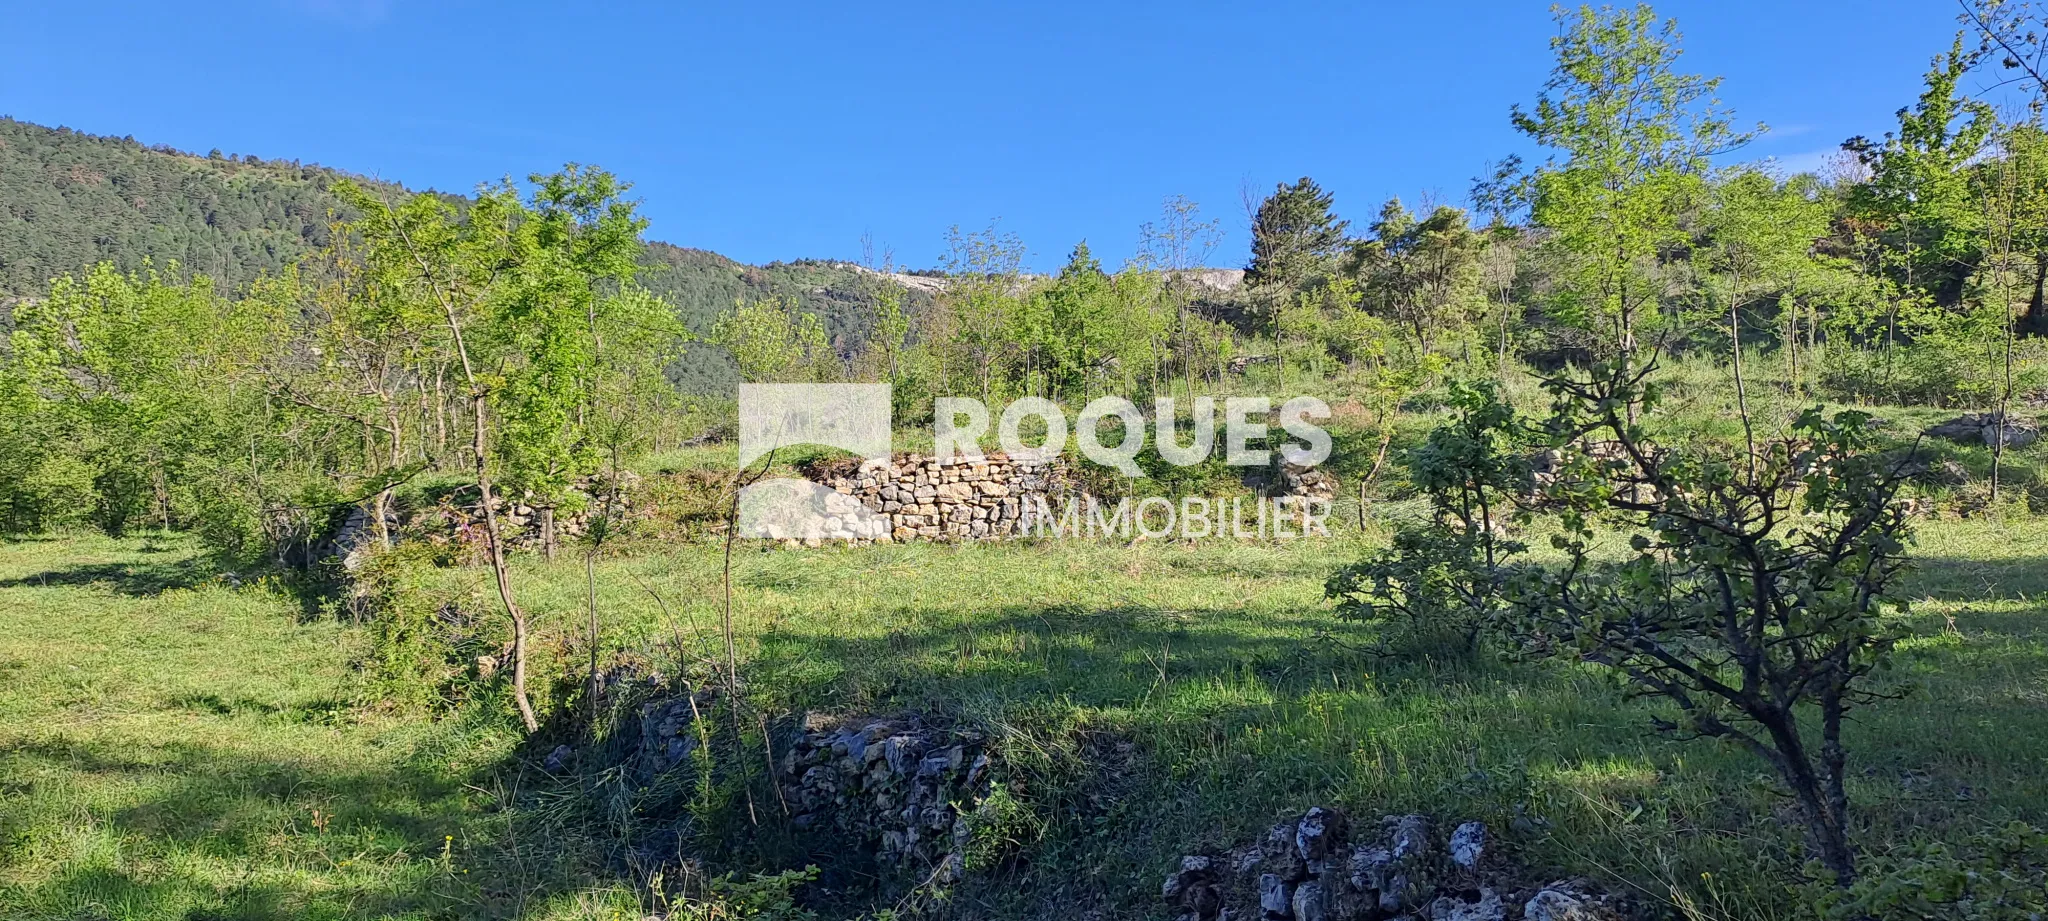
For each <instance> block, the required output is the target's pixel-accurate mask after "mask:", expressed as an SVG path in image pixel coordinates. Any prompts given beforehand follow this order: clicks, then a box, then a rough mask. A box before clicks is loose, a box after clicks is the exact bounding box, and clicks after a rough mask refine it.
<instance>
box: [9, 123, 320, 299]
mask: <svg viewBox="0 0 2048 921" xmlns="http://www.w3.org/2000/svg"><path fill="white" fill-rule="evenodd" d="M343 178H346V177H345V175H344V174H342V173H339V172H336V171H334V170H330V169H327V168H325V167H320V166H314V165H310V164H307V165H301V164H299V163H297V162H296V161H282V160H269V161H254V159H253V158H247V159H232V160H230V159H208V158H204V157H196V156H193V155H191V154H187V153H181V152H179V151H175V150H171V149H169V148H163V147H144V146H143V145H141V144H138V143H136V142H135V140H134V139H133V138H111V137H98V136H94V135H90V134H84V133H82V132H77V131H73V130H71V129H69V128H54V129H53V128H45V127H42V126H40V125H32V124H29V123H27V122H21V121H16V120H14V119H12V118H0V201H5V202H7V204H8V207H7V208H5V209H0V254H5V255H0V298H4V297H6V296H8V295H13V296H25V297H36V296H40V295H42V294H43V293H44V292H45V291H46V290H47V289H48V288H49V286H50V283H51V281H53V280H54V279H56V278H59V277H62V276H64V275H67V274H77V273H81V272H84V271H87V270H89V269H91V268H92V267H93V266H95V265H98V264H100V263H102V262H108V263H112V264H113V266H114V270H115V271H117V272H122V273H146V272H147V271H148V270H149V268H150V267H151V266H157V267H163V266H169V265H173V264H176V265H180V266H184V267H185V268H186V269H188V270H190V271H193V272H200V273H204V274H206V275H207V276H208V277H211V278H213V279H214V280H215V282H217V283H218V284H219V286H220V288H221V290H222V291H233V290H235V289H236V288H237V287H239V286H240V285H243V284H246V283H248V282H251V281H254V280H255V279H256V278H258V277H260V276H262V275H265V274H272V275H274V274H277V273H278V272H281V271H283V270H284V269H285V268H286V267H288V266H290V265H291V264H292V263H293V262H294V261H295V260H297V259H298V258H299V257H300V256H303V255H305V254H306V253H308V252H311V251H313V250H315V249H318V248H320V247H324V246H327V245H328V244H329V243H331V242H332V241H333V238H332V237H331V236H330V233H329V228H328V224H329V222H330V221H331V220H333V219H334V217H335V216H337V212H339V216H340V217H343V218H347V217H349V216H350V214H349V213H348V211H347V209H346V208H345V207H344V206H343V205H342V204H341V203H340V202H339V201H337V200H336V199H335V198H334V197H333V196H332V195H331V194H329V192H328V189H329V187H330V186H332V185H333V184H334V183H335V182H338V181H340V180H342V179H343Z"/></svg>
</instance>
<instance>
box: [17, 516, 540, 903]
mask: <svg viewBox="0 0 2048 921" xmlns="http://www.w3.org/2000/svg"><path fill="white" fill-rule="evenodd" d="M0 612H4V613H0V917H4V918H8V919H24V921H26V919H45V918H47V919H58V918H62V919H192V921H200V919H259V918H263V919H268V918H309V919H315V918H320V919H324V918H333V919H344V918H373V917H374V918H386V917H389V918H427V917H448V916H459V915H475V916H483V917H506V916H511V915H512V914H514V913H516V911H517V910H518V908H519V906H520V904H521V902H522V900H523V899H524V898H525V897H526V895H527V894H529V893H536V892H545V891H546V890H547V888H548V886H547V885H546V884H544V883H541V882H539V880H540V879H541V877H543V876H544V875H546V874H548V873H551V872H554V870H555V869H556V868H553V867H549V868H545V869H543V868H540V867H538V866H535V865H532V864H531V863H528V864H522V863H521V862H519V861H518V860H516V859H515V860H510V861H509V862H508V860H507V858H506V856H505V853H504V852H505V845H506V842H505V840H504V839H505V832H506V829H507V824H506V821H505V817H504V816H503V815H495V814H494V813H493V808H492V807H493V804H494V803H497V802H500V801H501V798H502V797H503V795H504V791H503V789H502V787H501V783H502V782H504V775H502V774H501V773H500V771H499V768H500V765H501V764H502V762H503V761H504V759H505V758H506V756H507V754H508V752H509V751H510V742H511V741H512V737H511V736H510V735H508V734H502V733H499V732H497V731H496V730H495V729H494V728H493V727H490V726H487V725H486V726H478V725H472V724H465V723H462V722H459V721H451V722H448V723H444V724H440V725H432V724H427V723H423V722H420V721H418V720H408V719H403V718H399V717H397V716H394V715H390V714H386V713H384V712H381V710H380V708H378V707H376V706H374V702H373V701H370V700H367V699H365V697H364V695H363V694H362V686H361V684H360V682H358V681H357V680H356V676H355V671H354V668H353V666H354V664H355V663H356V661H357V660H358V657H359V656H360V655H361V653H362V652H363V651H364V646H365V641H366V637H365V635H364V633H363V631H361V630H360V629H358V628H355V627H351V626H346V625H343V624H338V623H336V622H334V621H333V620H332V619H309V618H308V617H307V616H306V615H307V613H308V612H307V611H305V610H304V609H303V608H302V607H301V606H300V605H299V604H298V603H297V602H296V601H294V600H293V598H292V597H291V596H289V595H285V594H280V593H277V592H274V591H272V590H270V589H268V588H266V587H263V586H256V585H247V586H237V585H235V584H234V580H233V579H232V578H231V577H228V576H226V575H225V574H220V573H216V572H213V571H211V570H209V569H208V568H207V567H206V566H205V565H204V564H203V563H201V562H200V560H199V558H198V557H197V556H196V555H195V553H194V550H193V548H192V546H191V545H190V543H189V542H187V541H184V540H182V539H170V540H164V541H161V542H159V541H155V540H151V539H147V538H138V539H128V540H118V541H117V540H110V539H107V538H100V537H76V538H63V539H48V540H32V541H23V542H16V543H0ZM482 861H488V866H489V868H490V869H489V871H488V872H490V873H492V874H493V875H494V880H493V882H491V883H489V884H485V883H481V882H479V881H477V880H476V878H475V876H474V875H473V873H472V871H473V870H474V869H475V868H476V867H477V866H478V865H479V863H480V862H482ZM521 889H524V890H525V891H524V892H521V891H517V890H521Z"/></svg>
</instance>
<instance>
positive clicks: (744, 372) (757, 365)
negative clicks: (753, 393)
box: [711, 300, 831, 383]
mask: <svg viewBox="0 0 2048 921" xmlns="http://www.w3.org/2000/svg"><path fill="white" fill-rule="evenodd" d="M711 341H712V342H713V343H715V344H717V345H721V346H724V347H725V349H726V351H729V352H731V353H732V356H733V360H734V361H735V362H738V363H739V368H740V379H741V380H744V381H747V382H749V383H769V382H794V381H815V380H820V379H821V375H823V374H824V373H825V372H826V370H827V368H826V364H827V362H828V360H829V359H830V357H831V348H830V346H829V345H828V344H827V343H826V341H825V327H824V325H823V324H821V323H819V322H818V318H817V317H816V316H813V315H811V314H809V313H805V312H803V311H801V310H798V309H797V308H796V306H795V305H794V304H790V303H787V302H783V301H774V300H768V301H757V302H754V303H750V304H749V303H743V304H739V305H737V306H735V307H734V308H733V309H732V310H731V311H729V312H727V313H726V314H725V315H724V316H721V317H719V318H718V322H717V323H716V324H715V325H713V326H712V328H711Z"/></svg>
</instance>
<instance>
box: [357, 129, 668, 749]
mask: <svg viewBox="0 0 2048 921" xmlns="http://www.w3.org/2000/svg"><path fill="white" fill-rule="evenodd" d="M532 182H533V185H534V191H533V192H532V194H531V196H530V197H529V198H528V199H526V200H522V199H521V198H520V196H519V195H518V193H517V192H516V191H515V190H514V189H512V188H510V187H509V186H499V187H496V188H491V189H486V190H484V192H483V193H482V194H480V195H479V196H478V197H477V199H476V201H475V203H474V204H473V205H472V206H471V207H470V209H469V211H468V213H467V214H466V215H461V216H458V215H457V214H456V213H455V212H454V209H453V208H451V207H450V206H449V205H448V203H447V202H445V201H443V200H441V199H439V198H436V197H434V196H431V195H417V196H413V197H412V198H410V199H406V200H405V201H403V202H400V203H399V204H396V205H392V204H389V203H387V202H385V201H384V200H383V199H382V198H380V197H378V196H377V195H375V194H373V193H371V192H370V191H367V190H365V189H362V188H360V187H357V186H354V185H352V184H347V183H344V184H342V185H341V186H339V187H337V190H336V191H337V193H338V194H340V195H341V196H343V198H344V199H346V200H347V201H349V202H350V203H351V204H352V205H354V206H355V207H356V208H357V209H358V210H359V211H360V212H361V213H362V215H363V217H362V220H360V221H358V222H355V223H353V224H351V225H349V227H348V230H349V232H350V233H353V234H356V235H359V236H360V237H361V238H362V240H363V241H364V244H363V245H364V251H363V255H362V261H363V265H364V267H365V272H366V278H367V279H368V282H369V283H370V284H373V285H375V286H376V287H377V288H378V290H379V294H378V296H379V297H381V298H387V299H390V300H392V301H397V302H406V303H410V304H412V305H415V307H413V308H412V312H413V315H415V316H417V315H419V312H420V311H424V312H427V313H430V314H433V315H436V316H437V319H438V324H437V326H436V328H435V330H434V334H433V335H434V341H435V344H436V347H437V348H440V349H444V350H446V352H447V354H448V355H449V356H450V357H451V360H452V364H453V365H454V367H455V368H457V369H459V371H460V383H461V385H462V387H463V388H464V390H465V391H466V392H465V393H464V394H463V396H464V397H465V398H466V400H467V402H468V404H469V416H470V419H469V430H470V431H469V435H470V444H469V454H470V460H471V465H472V471H473V473H474V475H475V478H476V485H477V491H478V497H479V506H480V508H481V510H482V513H483V517H484V525H485V545H486V551H487V553H488V554H489V558H490V564H491V573H492V578H493V581H494V582H495V583H496V585H497V589H498V598H499V602H500V603H501V605H502V606H503V608H504V611H505V614H506V617H507V619H508V620H509V621H510V622H511V626H512V659H513V667H512V695H513V702H514V704H515V706H516V707H517V709H518V711H519V717H520V720H521V722H523V723H524V724H525V726H526V728H527V730H528V731H529V732H531V731H534V730H536V729H538V727H539V721H538V718H537V717H536V715H535V712H534V709H533V705H532V703H531V701H530V700H529V698H528V694H527V667H526V665H527V663H526V658H527V656H526V653H527V640H528V634H529V618H528V614H527V612H526V610H525V609H524V608H522V607H521V606H520V605H519V603H518V601H517V599H516V598H515V596H514V592H513V586H512V579H511V573H510V571H509V569H508V568H507V566H506V563H505V553H506V536H505V533H504V529H503V526H502V523H501V521H500V514H501V511H502V510H501V508H500V503H501V498H502V496H501V493H500V491H499V490H498V487H497V479H498V477H499V476H500V475H501V471H504V472H509V473H510V474H511V475H512V476H513V477H514V478H515V479H516V480H518V481H522V482H523V483H524V484H526V485H527V486H528V488H534V487H538V488H539V489H540V490H541V491H542V496H543V501H544V502H545V501H546V499H547V498H548V496H547V491H548V490H550V489H554V488H559V486H560V484H562V483H563V482H564V481H565V480H566V479H567V478H568V477H570V476H573V475H574V474H575V473H576V472H578V470H579V469H580V468H581V467H583V466H587V465H588V463H589V462H590V460H591V459H590V456H589V451H588V442H587V441H586V440H585V438H584V433H583V432H582V431H581V425H580V424H581V423H582V422H584V421H587V420H588V418H589V414H590V407H591V405H592V402H593V401H594V400H595V399H596V398H597V394H598V392H599V387H598V386H597V381H596V379H595V375H596V374H597V373H598V372H599V370H600V369H602V368H604V367H605V364H604V363H603V362H602V361H600V360H598V355H599V352H600V350H601V349H602V344H603V342H604V339H605V336H606V335H607V332H608V331H610V330H613V329H615V328H616V327H620V326H623V327H627V328H633V327H638V326H642V325H644V323H645V322H646V320H647V317H646V310H645V306H646V303H647V302H646V300H645V299H643V298H636V297H632V296H625V297H614V296H605V293H606V291H616V290H617V289H616V288H611V289H604V290H601V288H600V286H601V285H614V286H615V285H619V284H621V283H624V282H629V281H630V275H631V266H632V264H633V262H632V260H633V253H634V251H635V249H636V248H637V247H638V245H639V233H640V230H641V228H642V226H644V225H643V224H642V223H641V222H640V221H639V219H638V218H637V217H635V216H634V215H633V210H632V206H631V205H630V204H627V203H625V202H623V201H622V200H621V199H620V197H619V196H620V194H621V193H622V192H623V191H624V187H623V186H621V185H619V184H618V183H617V181H616V180H615V179H614V178H613V177H611V176H610V175H609V174H607V173H604V172H602V171H599V170H583V169H580V168H577V167H575V166H573V165H572V166H571V167H569V168H568V169H566V170H564V171H563V172H561V173H558V174H554V175H549V176H534V177H532Z"/></svg>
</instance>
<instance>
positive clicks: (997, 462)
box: [807, 454, 1073, 541]
mask: <svg viewBox="0 0 2048 921" xmlns="http://www.w3.org/2000/svg"><path fill="white" fill-rule="evenodd" d="M807 473H808V475H809V476H810V478H811V479H812V480H814V481H816V482H819V483H822V484H824V485H826V486H829V487H831V488H832V489H833V490H834V491H837V492H839V493H843V494H845V495H848V496H852V497H853V498H855V499H858V500H860V503H861V504H862V505H865V506H867V507H868V508H869V509H872V510H874V511H875V512H878V513H880V514H882V515H884V516H886V517H887V518H888V520H889V539H890V540H897V541H905V540H948V539H950V540H993V539H1000V538H1004V537H1013V536H1017V535H1018V534H1019V533H1020V531H1021V523H1022V521H1023V520H1024V509H1025V506H1026V504H1027V503H1033V502H1035V500H1037V499H1039V498H1044V499H1046V501H1047V504H1048V505H1051V506H1053V507H1055V508H1057V507H1058V502H1055V501H1054V500H1055V499H1058V500H1059V501H1064V497H1065V496H1067V495H1068V494H1069V493H1070V491H1071V490H1072V488H1073V487H1072V483H1071V481H1070V479H1069V478H1068V476H1067V468H1066V466H1065V464H1064V462H1062V461H1059V460H1057V459H1051V460H1048V459H1034V458H1017V459H1014V460H1013V459H1011V458H1010V457H1009V456H1008V455H1005V454H988V455H985V456H983V457H981V458H980V459H976V460H968V459H964V458H962V459H956V460H951V461H947V462H944V463H941V462H940V461H939V460H938V459H936V458H930V457H925V456H922V455H918V454H906V455H901V456H898V457H896V458H894V459H892V460H890V461H889V463H888V465H887V466H883V465H880V464H874V465H869V464H866V463H861V462H841V463H839V464H835V465H832V466H831V467H828V468H826V469H822V470H814V471H807Z"/></svg>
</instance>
